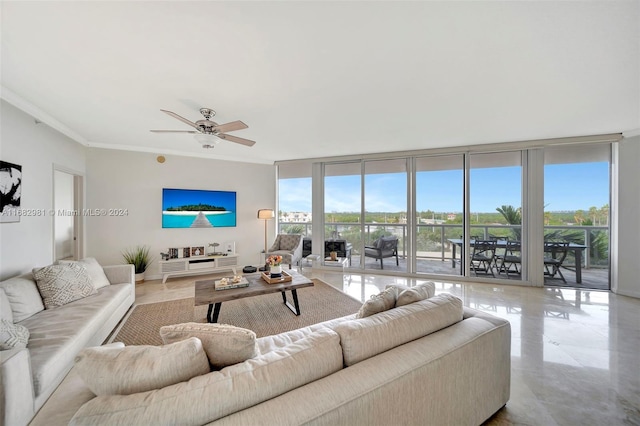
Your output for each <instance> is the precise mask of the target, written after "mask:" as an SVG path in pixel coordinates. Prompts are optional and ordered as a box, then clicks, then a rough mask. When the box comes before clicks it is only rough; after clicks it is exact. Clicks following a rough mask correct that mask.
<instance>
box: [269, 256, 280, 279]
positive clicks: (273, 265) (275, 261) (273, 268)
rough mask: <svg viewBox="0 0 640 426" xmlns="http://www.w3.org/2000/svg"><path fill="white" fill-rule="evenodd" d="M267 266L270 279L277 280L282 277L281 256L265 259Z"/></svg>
mask: <svg viewBox="0 0 640 426" xmlns="http://www.w3.org/2000/svg"><path fill="white" fill-rule="evenodd" d="M267 264H268V265H269V274H270V275H271V278H278V277H281V276H282V256H279V255H271V256H269V257H268V258H267Z"/></svg>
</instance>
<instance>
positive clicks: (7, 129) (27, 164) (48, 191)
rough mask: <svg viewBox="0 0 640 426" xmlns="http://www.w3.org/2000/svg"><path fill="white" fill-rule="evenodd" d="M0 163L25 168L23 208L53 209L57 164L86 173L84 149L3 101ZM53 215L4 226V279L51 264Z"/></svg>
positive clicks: (0, 271)
mask: <svg viewBox="0 0 640 426" xmlns="http://www.w3.org/2000/svg"><path fill="white" fill-rule="evenodd" d="M0 122H1V123H2V128H1V130H0V159H2V160H4V161H8V162H10V163H15V164H19V165H21V166H22V199H21V206H20V207H21V209H22V210H23V211H28V210H30V209H43V210H45V212H48V210H50V209H53V166H54V164H55V165H58V166H61V167H63V168H66V169H70V170H74V171H75V172H77V173H80V174H83V173H84V171H85V148H84V147H83V146H82V145H80V144H78V143H77V142H74V141H73V140H71V139H69V138H68V137H66V136H64V135H62V134H61V133H58V132H57V131H55V130H53V129H51V128H50V127H48V126H47V125H45V124H36V123H35V120H34V119H33V118H32V117H31V116H29V115H27V114H25V113H23V112H22V111H20V110H18V109H17V108H15V107H14V106H12V105H10V104H8V103H7V102H5V101H1V103H0ZM53 219H54V218H53V217H52V216H50V215H49V214H48V213H47V214H45V215H44V216H24V217H22V218H21V219H20V222H17V223H0V279H6V278H9V277H12V276H15V275H18V274H21V273H24V272H28V271H31V269H32V268H33V267H34V266H44V265H48V264H51V263H52V262H53V239H54V236H53Z"/></svg>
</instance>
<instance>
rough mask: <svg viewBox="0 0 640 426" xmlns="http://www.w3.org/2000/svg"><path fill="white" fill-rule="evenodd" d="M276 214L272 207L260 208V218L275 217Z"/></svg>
mask: <svg viewBox="0 0 640 426" xmlns="http://www.w3.org/2000/svg"><path fill="white" fill-rule="evenodd" d="M274 217H275V214H274V212H273V210H272V209H260V210H258V219H273V218H274Z"/></svg>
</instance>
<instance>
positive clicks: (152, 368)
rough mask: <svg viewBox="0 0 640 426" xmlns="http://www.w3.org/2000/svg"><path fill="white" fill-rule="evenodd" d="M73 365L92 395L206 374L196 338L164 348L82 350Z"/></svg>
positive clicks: (142, 389)
mask: <svg viewBox="0 0 640 426" xmlns="http://www.w3.org/2000/svg"><path fill="white" fill-rule="evenodd" d="M75 366H76V368H77V372H78V374H79V375H80V377H81V378H82V380H83V381H84V382H85V384H86V385H87V387H88V388H89V389H91V392H93V393H95V394H96V395H129V394H132V393H138V392H146V391H149V390H152V389H159V388H162V387H165V386H169V385H172V384H175V383H180V382H184V381H187V380H189V379H191V378H192V377H195V376H199V375H202V374H207V373H208V372H209V361H208V360H207V354H206V353H205V352H204V350H203V349H202V342H201V341H200V339H198V338H197V337H191V338H188V339H186V340H181V341H178V342H175V343H171V344H169V345H164V346H148V345H145V346H125V347H122V348H120V347H103V346H98V347H93V348H86V349H83V350H82V351H80V353H79V354H78V355H77V356H76V358H75Z"/></svg>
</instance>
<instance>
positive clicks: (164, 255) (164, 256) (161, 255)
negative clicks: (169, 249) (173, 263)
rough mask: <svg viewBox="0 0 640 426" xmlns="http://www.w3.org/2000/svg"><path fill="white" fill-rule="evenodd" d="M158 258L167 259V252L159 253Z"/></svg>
mask: <svg viewBox="0 0 640 426" xmlns="http://www.w3.org/2000/svg"><path fill="white" fill-rule="evenodd" d="M160 258H161V259H162V260H169V253H160Z"/></svg>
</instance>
